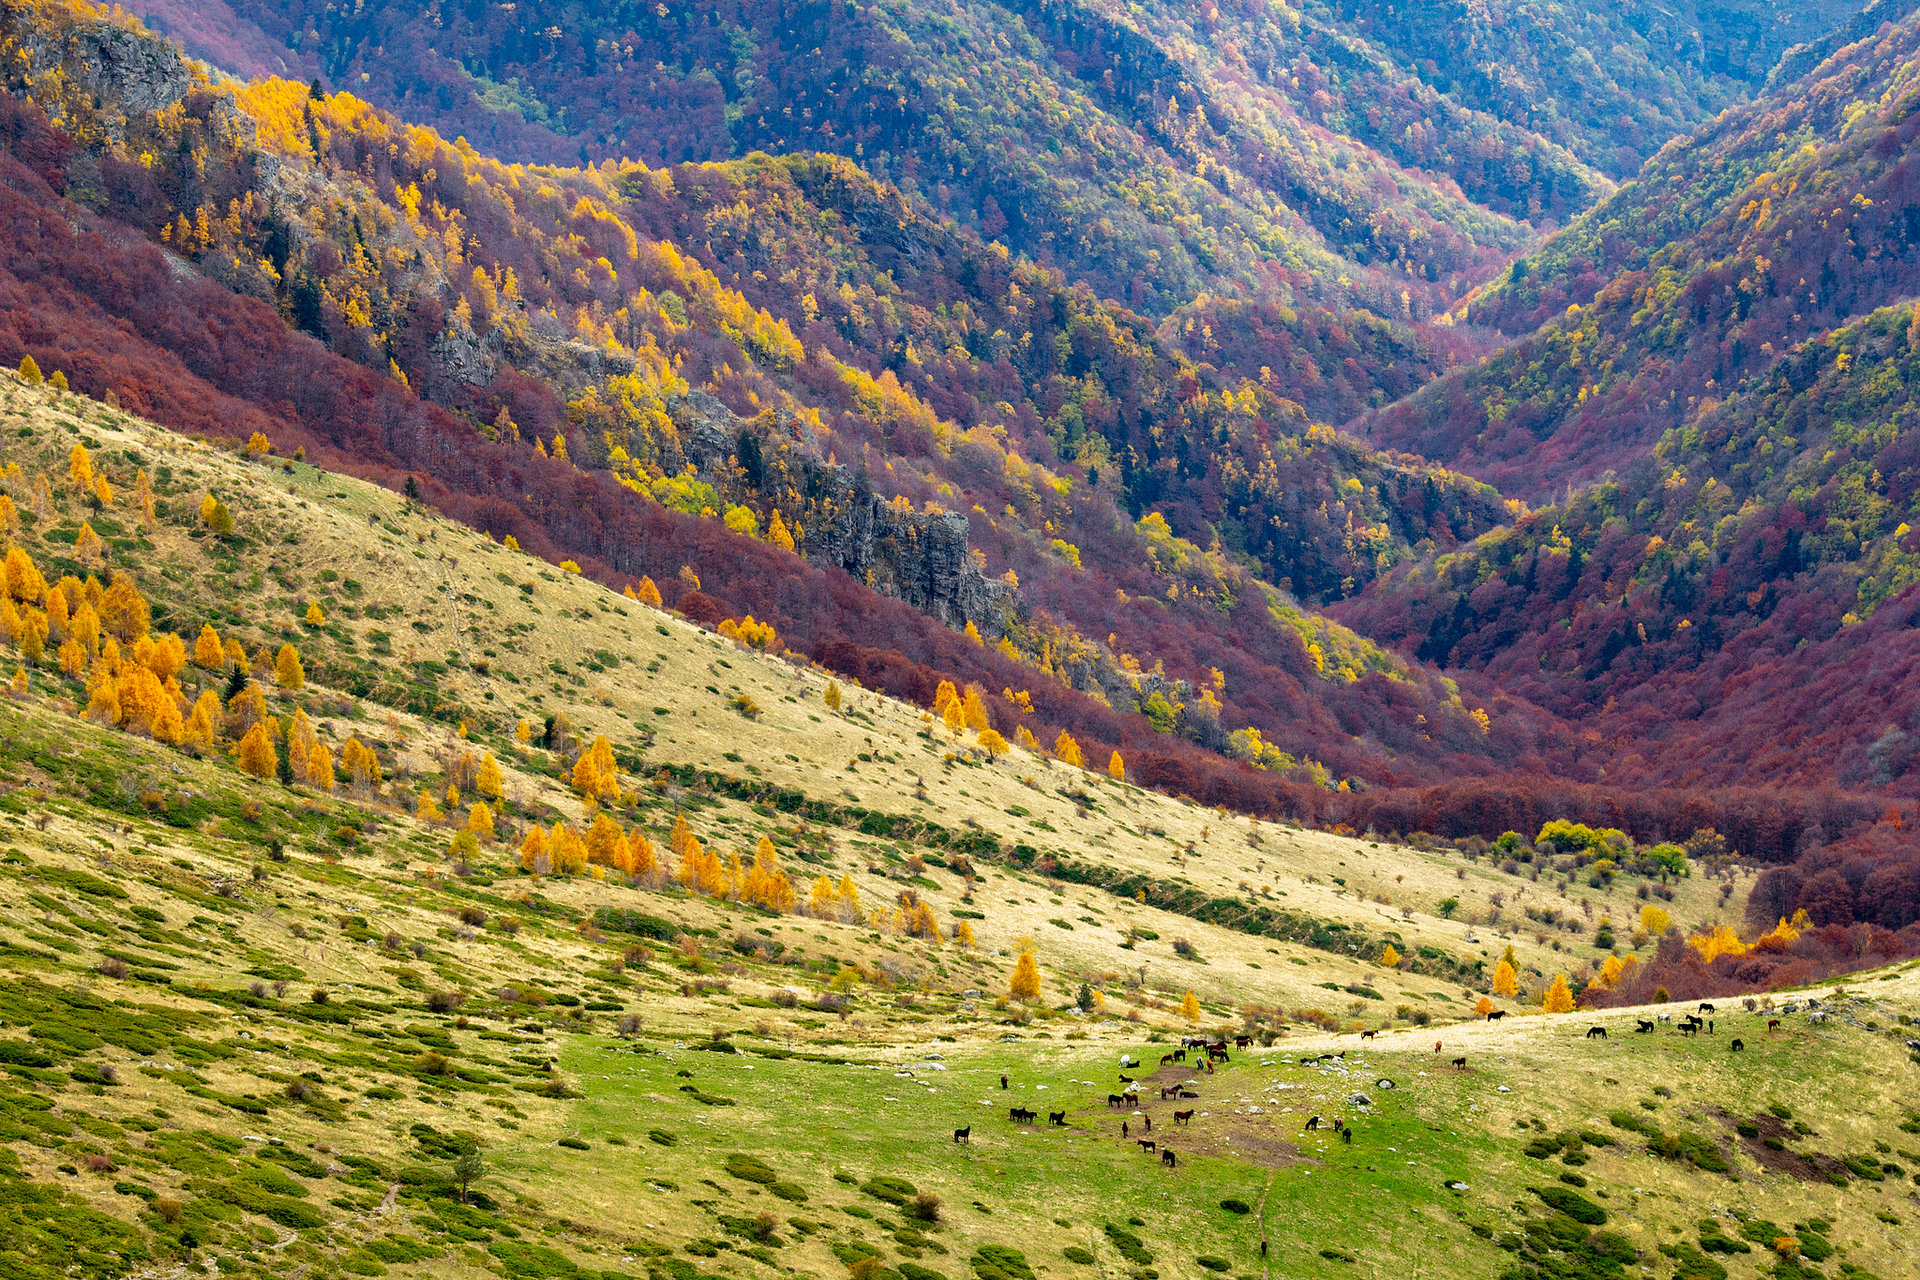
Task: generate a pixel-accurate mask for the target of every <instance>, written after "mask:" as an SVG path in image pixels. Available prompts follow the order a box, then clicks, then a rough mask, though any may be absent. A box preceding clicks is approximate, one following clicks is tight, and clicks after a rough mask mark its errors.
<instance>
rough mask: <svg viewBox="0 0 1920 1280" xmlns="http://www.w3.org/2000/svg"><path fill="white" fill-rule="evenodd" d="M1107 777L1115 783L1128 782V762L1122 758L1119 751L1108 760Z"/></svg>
mask: <svg viewBox="0 0 1920 1280" xmlns="http://www.w3.org/2000/svg"><path fill="white" fill-rule="evenodd" d="M1107 776H1108V777H1109V778H1112V779H1113V780H1114V781H1115V782H1125V781H1126V780H1127V762H1126V761H1125V760H1122V759H1121V758H1120V753H1119V752H1118V751H1116V752H1114V753H1113V755H1112V756H1110V757H1108V759H1107Z"/></svg>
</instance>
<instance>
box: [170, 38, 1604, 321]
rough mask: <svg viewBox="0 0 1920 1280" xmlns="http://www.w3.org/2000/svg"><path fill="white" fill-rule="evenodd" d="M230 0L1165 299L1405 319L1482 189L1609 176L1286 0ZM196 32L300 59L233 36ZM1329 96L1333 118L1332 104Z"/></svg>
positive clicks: (1567, 209)
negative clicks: (297, 0)
mask: <svg viewBox="0 0 1920 1280" xmlns="http://www.w3.org/2000/svg"><path fill="white" fill-rule="evenodd" d="M236 11H237V15H238V16H239V17H240V18H241V19H242V20H243V21H242V22H241V24H240V26H239V29H240V30H249V31H258V32H259V33H261V36H262V37H263V38H264V40H265V41H266V42H268V43H270V44H273V45H284V46H295V47H296V48H297V50H298V53H297V54H296V53H293V52H290V53H289V55H288V56H290V57H295V58H296V61H299V63H300V65H301V66H302V67H308V68H311V70H312V73H313V74H317V75H320V76H323V77H325V79H326V81H327V83H328V84H329V85H334V86H338V87H342V88H348V89H352V90H353V91H354V92H357V93H365V94H368V95H370V96H371V97H372V99H373V100H374V101H375V102H377V103H379V104H380V105H381V106H384V107H387V108H389V109H391V110H394V111H396V112H398V113H400V114H402V115H404V116H406V117H408V118H412V119H417V120H420V121H422V122H423V123H427V124H431V125H433V126H435V127H436V128H439V129H440V130H441V131H442V132H444V133H446V134H447V135H449V136H452V135H453V134H466V135H467V136H469V137H471V138H472V139H473V140H474V141H475V142H476V143H477V144H478V145H480V146H482V147H484V148H485V149H487V150H489V151H492V152H494V153H495V154H498V155H501V156H502V157H503V158H508V159H516V160H519V159H524V160H533V161H543V162H547V163H556V162H561V163H575V162H578V161H585V160H591V161H595V162H597V161H599V160H601V159H603V158H608V157H612V158H626V157H630V158H633V159H636V160H640V161H643V162H645V163H647V164H649V165H655V166H658V165H661V164H675V163H681V162H689V161H708V160H720V159H726V158H729V157H739V156H744V155H746V154H747V153H749V152H750V151H753V150H756V149H763V150H767V151H770V152H774V153H776V154H777V153H787V152H801V151H810V150H820V151H832V152H838V153H840V154H842V155H845V156H848V157H849V158H854V159H858V160H859V161H861V163H862V164H863V165H865V166H866V168H867V169H868V171H869V172H870V173H871V174H873V175H874V176H875V177H878V178H882V179H885V180H889V181H892V182H895V183H897V184H898V185H900V186H901V187H902V188H903V189H905V190H907V191H909V192H911V193H913V194H914V195H916V196H918V197H920V198H924V199H927V200H930V201H931V202H932V203H933V205H934V206H935V208H937V209H938V210H939V211H940V212H941V213H942V214H944V215H946V216H948V217H952V218H955V219H957V220H959V221H960V222H961V223H962V224H964V225H967V226H969V227H975V228H978V229H979V230H980V231H981V233H982V234H983V235H984V236H986V237H987V238H1000V239H1003V240H1004V241H1005V242H1006V244H1007V245H1008V246H1009V247H1011V248H1013V249H1014V250H1015V251H1016V252H1021V253H1024V254H1027V255H1030V256H1033V257H1035V258H1036V259H1038V260H1041V261H1045V262H1049V263H1058V264H1059V265H1061V266H1062V267H1064V268H1065V269H1066V270H1067V271H1068V273H1069V274H1070V275H1071V276H1073V277H1074V278H1076V279H1085V280H1088V281H1089V282H1092V283H1093V284H1094V285H1095V287H1096V288H1098V289H1099V290H1100V291H1101V292H1102V293H1103V294H1104V295H1106V296H1109V297H1114V298H1118V299H1121V300H1123V301H1126V302H1128V303H1129V304H1130V305H1132V306H1134V307H1136V308H1138V309H1140V310H1142V311H1145V312H1148V313H1153V314H1164V313H1165V312H1166V311H1167V310H1168V309H1170V308H1171V307H1173V306H1177V305H1179V304H1181V303H1183V302H1186V301H1190V300H1191V299H1192V298H1193V297H1194V296H1195V295H1196V294H1198V293H1199V292H1202V291H1205V290H1213V291H1219V290H1221V289H1223V288H1226V289H1261V290H1266V289H1272V288H1275V287H1278V288H1280V289H1282V290H1288V289H1290V290H1292V291H1295V292H1297V293H1298V294H1299V295H1300V297H1301V298H1303V299H1309V300H1316V301H1321V300H1324V301H1330V302H1334V303H1336V304H1339V303H1341V302H1343V301H1345V300H1348V299H1350V298H1365V299H1367V300H1368V305H1371V306H1374V307H1375V308H1379V307H1381V306H1382V304H1383V303H1389V302H1391V303H1394V304H1395V312H1396V313H1398V311H1399V308H1398V305H1397V299H1396V295H1397V294H1398V293H1399V292H1401V291H1402V290H1410V291H1411V294H1412V296H1413V297H1414V298H1415V299H1417V300H1419V302H1420V305H1421V308H1422V311H1423V312H1424V311H1426V310H1427V309H1428V308H1429V307H1430V306H1431V304H1432V302H1433V300H1434V299H1435V298H1436V297H1439V296H1442V295H1443V294H1444V295H1446V296H1451V295H1452V294H1455V293H1457V292H1458V282H1459V281H1461V280H1463V279H1470V278H1481V277H1483V276H1484V275H1485V273H1486V272H1487V271H1488V270H1490V269H1491V268H1492V267H1494V266H1496V265H1497V263H1498V260H1499V258H1500V256H1501V255H1502V253H1503V251H1505V250H1508V249H1511V248H1515V247H1518V246H1519V245H1520V244H1521V243H1522V242H1523V240H1524V238H1525V235H1526V232H1525V230H1524V229H1523V228H1521V227H1519V226H1517V225H1516V224H1515V223H1514V221H1512V218H1511V217H1510V216H1500V215H1499V214H1494V213H1490V212H1489V211H1488V206H1489V205H1492V206H1497V207H1499V208H1501V209H1503V210H1505V211H1507V213H1508V214H1509V215H1511V214H1512V213H1514V212H1518V213H1520V214H1522V215H1525V213H1526V211H1527V210H1528V208H1529V206H1533V207H1535V208H1540V207H1545V208H1547V209H1548V210H1549V211H1550V212H1551V213H1552V214H1553V215H1555V216H1566V214H1568V213H1571V212H1573V211H1576V210H1577V209H1579V208H1580V207H1583V206H1584V205H1585V204H1587V203H1589V202H1590V199H1591V197H1592V194H1593V193H1594V191H1595V189H1596V186H1597V184H1598V183H1600V182H1602V181H1603V180H1599V179H1598V178H1597V175H1595V174H1593V173H1592V172H1591V171H1589V170H1588V169H1586V167H1585V166H1583V165H1581V164H1580V163H1579V162H1578V161H1576V160H1574V159H1573V158H1572V157H1571V156H1569V155H1567V154H1566V152H1565V151H1563V150H1561V149H1560V148H1558V147H1555V146H1553V145H1551V144H1547V143H1545V142H1543V141H1542V140H1540V139H1539V138H1537V137H1533V136H1531V135H1528V134H1526V133H1525V132H1523V131H1520V130H1516V129H1513V128H1511V127H1510V126H1506V125H1503V124H1502V123H1501V122H1499V121H1497V120H1494V119H1492V118H1490V117H1487V116H1484V115H1482V114H1480V113H1477V112H1474V111H1471V110H1462V109H1459V108H1457V107H1453V108H1451V109H1449V104H1445V103H1444V102H1443V101H1442V100H1441V99H1440V98H1439V96H1438V95H1436V94H1435V93H1434V92H1433V91H1432V90H1431V89H1429V88H1427V87H1426V86H1425V85H1422V84H1420V83H1419V82H1418V81H1417V80H1413V79H1412V78H1410V77H1408V76H1406V75H1405V74H1404V73H1398V72H1396V71H1395V70H1394V69H1393V68H1392V67H1391V65H1389V64H1386V63H1385V62H1383V61H1381V60H1380V59H1379V58H1378V56H1377V55H1376V54H1373V53H1372V52H1371V51H1369V50H1367V49H1365V48H1364V47H1359V46H1355V45H1354V44H1353V42H1352V41H1351V40H1350V39H1348V38H1346V37H1345V36H1344V35H1343V34H1342V33H1340V32H1338V31H1337V30H1335V29H1334V28H1333V27H1332V26H1331V25H1330V24H1328V23H1327V22H1326V20H1325V19H1324V18H1323V17H1318V16H1308V15H1302V14H1301V13H1300V12H1299V11H1298V10H1295V9H1289V8H1281V9H1276V10H1274V11H1273V13H1272V14H1269V12H1268V10H1267V8H1266V7H1265V6H1254V7H1250V8H1248V9H1247V10H1245V11H1244V12H1241V11H1236V10H1232V9H1229V10H1227V11H1222V10H1219V9H1216V8H1209V9H1207V10H1206V11H1204V12H1196V11H1194V10H1192V9H1191V8H1190V7H1188V6H1184V5H1155V6H1151V7H1147V8H1140V9H1135V10H1126V9H1121V8H1115V7H1112V6H1101V5H1082V4H1077V3H1037V2H1036V3H1032V4H1027V5H1022V6H1017V7H1015V8H1013V9H1011V10H1009V9H1006V8H1002V7H999V6H990V5H980V4H965V3H938V4H914V5H905V4H900V5H892V6H888V5H881V6H870V7H856V8H852V9H849V8H846V7H845V6H835V5H811V6H800V7H797V8H785V9H782V8H778V7H758V8H756V7H753V6H747V7H741V6H720V5H710V4H696V5H692V6H687V7H682V8H680V9H678V10H671V11H670V12H669V13H667V14H664V15H662V14H659V13H658V12H657V7H656V6H650V5H639V4H622V5H616V6H612V7H608V8H603V9H599V10H595V11H592V12H591V13H589V12H586V11H581V10H579V9H577V8H564V7H563V6H559V5H549V4H539V3H536V4H522V5H517V6H515V8H514V9H512V10H505V9H502V8H498V7H494V8H484V9H474V10H472V11H469V10H467V9H464V8H458V7H456V8H449V9H443V10H435V11H433V12H432V13H430V14H423V13H421V12H420V11H418V10H417V8H415V7H413V6H408V5H400V4H381V5H372V6H362V7H360V8H358V9H356V10H354V11H353V12H352V13H346V12H343V11H335V10H329V9H326V8H324V7H323V6H320V5H311V6H299V5H296V6H259V5H245V4H243V5H240V6H237V10H236ZM144 12H145V13H147V14H150V15H152V16H155V17H156V18H159V19H164V18H165V17H166V16H167V15H168V14H169V13H171V12H173V10H171V9H169V8H166V7H160V6H156V7H154V8H151V9H148V10H145V11H144ZM563 13H564V14H565V17H566V21H564V22H560V21H556V19H557V18H559V17H560V16H561V15H562V14H563ZM186 34H189V36H190V38H191V33H186ZM190 48H191V50H192V52H194V53H196V54H197V55H200V56H203V57H207V58H209V59H210V60H211V61H213V62H215V63H216V64H220V65H226V66H230V67H232V68H233V69H235V70H238V71H242V72H246V73H253V74H260V73H262V72H268V73H278V74H287V71H286V69H284V68H282V67H280V66H278V65H271V64H267V65H261V64H259V63H258V62H257V61H256V58H255V57H254V56H252V55H251V53H250V51H249V50H248V49H243V48H241V47H239V46H237V45H236V44H234V43H230V42H227V41H218V42H196V43H192V44H190ZM279 61H280V59H278V58H276V59H275V62H276V63H277V62H279ZM1329 90H1331V91H1333V92H1334V93H1338V94H1339V95H1340V96H1341V99H1342V101H1343V104H1344V106H1345V108H1346V111H1335V112H1334V113H1333V114H1331V115H1330V114H1329V112H1328V109H1327V106H1328V104H1329V103H1330V102H1331V101H1332V99H1331V98H1330V96H1329ZM1375 103H1378V104H1380V105H1381V106H1383V107H1385V108H1386V109H1387V111H1388V112H1389V114H1390V115H1391V116H1393V117H1396V119H1395V120H1394V121H1393V122H1392V123H1388V122H1386V121H1384V120H1382V119H1381V118H1380V113H1379V110H1378V109H1377V108H1375V107H1374V105H1373V104H1375ZM1349 113H1350V114H1351V116H1352V117H1353V118H1354V119H1355V120H1359V121H1362V122H1364V121H1365V120H1366V118H1367V116H1368V115H1369V114H1371V115H1372V116H1373V117H1374V120H1375V125H1374V126H1371V127H1368V132H1369V133H1371V134H1373V135H1376V137H1377V142H1376V143H1375V144H1374V145H1370V144H1369V140H1368V139H1361V138H1352V137H1349V136H1347V131H1345V130H1342V128H1341V127H1340V126H1341V122H1342V120H1343V119H1344V118H1345V116H1346V115H1347V114H1349ZM1409 123H1412V124H1414V125H1416V126H1417V128H1416V133H1417V134H1418V135H1420V136H1419V137H1418V138H1415V139H1409V138H1407V137H1406V136H1405V129H1404V128H1403V127H1402V126H1405V125H1407V124H1409ZM1376 148H1377V149H1376ZM1483 154H1484V155H1485V156H1486V158H1487V161H1489V163H1485V164H1482V163H1478V161H1479V159H1480V156H1481V155H1483ZM1449 156H1451V157H1454V160H1453V161H1452V162H1451V163H1450V162H1449V160H1448V158H1447V157H1449ZM1422 169H1437V170H1439V171H1440V173H1441V175H1443V176H1441V177H1440V178H1439V180H1437V181H1436V180H1435V179H1434V178H1432V177H1429V176H1428V175H1427V174H1426V173H1423V172H1422V171H1421V170H1422ZM1450 171H1457V173H1458V175H1459V179H1460V184H1459V185H1456V183H1455V182H1454V181H1453V178H1452V173H1451V172H1450ZM1463 186H1464V188H1465V190H1464V192H1463V190H1462V187H1463ZM1536 216H1537V215H1536ZM1436 282H1446V283H1445V286H1444V288H1441V289H1439V290H1436V289H1435V288H1434V287H1433V285H1434V284H1435V283H1436ZM1349 285H1351V286H1352V289H1353V290H1355V291H1356V292H1351V293H1350V292H1348V291H1347V290H1348V286H1349Z"/></svg>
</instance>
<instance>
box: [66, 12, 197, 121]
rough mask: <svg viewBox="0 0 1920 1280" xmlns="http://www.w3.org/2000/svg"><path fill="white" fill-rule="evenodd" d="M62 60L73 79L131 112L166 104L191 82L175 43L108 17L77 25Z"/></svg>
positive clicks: (159, 108)
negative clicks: (136, 29) (112, 21)
mask: <svg viewBox="0 0 1920 1280" xmlns="http://www.w3.org/2000/svg"><path fill="white" fill-rule="evenodd" d="M59 60H60V62H61V65H62V67H63V68H64V69H65V71H66V73H67V77H68V78H69V79H70V80H71V81H73V83H74V84H76V85H78V86H79V87H80V88H82V89H85V90H86V91H87V92H88V93H90V94H92V95H93V96H94V97H95V98H99V99H104V100H106V101H108V102H115V103H118V104H119V105H120V107H121V109H122V110H123V111H125V112H126V113H127V114H129V115H131V114H134V113H137V112H145V111H164V110H166V109H167V108H168V107H171V106H172V105H173V104H174V103H176V102H178V101H180V100H181V99H182V98H184V97H186V96H187V88H188V86H189V85H190V84H191V83H192V79H191V77H190V76H189V75H188V73H187V64H186V60H185V59H183V58H182V57H181V56H180V53H179V51H178V50H176V49H175V48H174V47H173V46H172V45H170V44H167V43H165V42H163V41H160V40H154V39H151V38H148V37H145V36H141V35H138V34H136V33H134V32H132V31H128V30H126V29H124V28H121V27H116V26H113V25H112V24H110V23H105V22H87V23H81V24H79V25H78V26H75V27H74V28H73V29H72V30H71V31H70V32H68V33H67V40H66V48H65V50H63V56H62V57H61V58H60V59H59Z"/></svg>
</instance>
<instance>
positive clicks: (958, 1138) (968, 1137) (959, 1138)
mask: <svg viewBox="0 0 1920 1280" xmlns="http://www.w3.org/2000/svg"><path fill="white" fill-rule="evenodd" d="M953 1140H954V1141H955V1142H966V1143H971V1142H972V1141H973V1126H972V1125H968V1126H967V1127H966V1128H964V1129H955V1130H954V1131H953Z"/></svg>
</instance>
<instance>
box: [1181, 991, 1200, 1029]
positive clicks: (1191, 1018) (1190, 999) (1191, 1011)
mask: <svg viewBox="0 0 1920 1280" xmlns="http://www.w3.org/2000/svg"><path fill="white" fill-rule="evenodd" d="M1180 1016H1181V1017H1183V1018H1185V1019H1186V1020H1187V1021H1188V1022H1197V1021H1198V1020H1199V1018H1200V997H1198V996H1196V995H1194V994H1193V988H1191V987H1189V988H1187V994H1186V995H1185V996H1184V997H1183V998H1182V999H1181V1001H1180Z"/></svg>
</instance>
